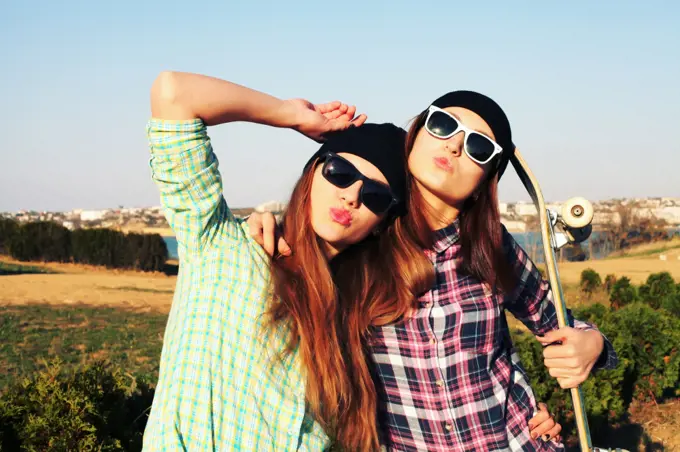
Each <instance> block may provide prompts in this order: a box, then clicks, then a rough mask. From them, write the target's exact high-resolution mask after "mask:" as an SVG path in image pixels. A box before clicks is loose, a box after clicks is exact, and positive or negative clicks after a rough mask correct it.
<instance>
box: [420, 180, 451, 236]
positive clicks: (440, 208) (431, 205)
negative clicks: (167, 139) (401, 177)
mask: <svg viewBox="0 0 680 452" xmlns="http://www.w3.org/2000/svg"><path fill="white" fill-rule="evenodd" d="M416 186H417V187H418V193H419V195H420V196H421V197H422V198H423V201H424V204H425V206H424V207H425V209H424V212H423V213H424V215H425V221H427V225H428V226H429V227H430V229H432V230H433V231H436V230H437V229H442V228H445V227H446V226H448V225H450V224H451V223H453V221H454V220H455V219H456V218H458V215H459V214H460V208H459V207H458V206H454V205H451V204H447V203H446V201H443V200H442V199H441V198H439V197H438V196H437V195H435V194H434V193H432V192H431V191H430V190H428V189H427V188H425V186H424V185H422V184H421V183H420V182H418V181H416Z"/></svg>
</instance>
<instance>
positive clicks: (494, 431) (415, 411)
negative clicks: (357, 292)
mask: <svg viewBox="0 0 680 452" xmlns="http://www.w3.org/2000/svg"><path fill="white" fill-rule="evenodd" d="M503 243H504V248H505V250H506V252H507V255H508V257H509V259H511V262H512V263H513V264H514V268H515V269H516V273H517V276H518V278H519V284H518V287H517V289H516V290H515V292H514V293H512V294H510V295H509V296H506V297H503V296H502V295H497V294H494V293H492V291H491V290H490V288H489V287H488V286H487V285H485V284H482V283H481V282H480V281H479V280H478V279H476V278H475V277H473V276H470V275H467V274H464V273H462V272H460V271H459V268H460V266H461V259H462V258H461V253H460V243H459V241H458V222H454V223H453V224H452V225H450V226H448V227H447V228H444V229H442V230H439V231H437V232H436V241H435V245H434V247H433V249H432V250H428V251H426V253H427V255H428V256H429V258H430V259H431V261H432V263H433V265H434V267H435V271H436V283H435V286H434V287H433V288H432V290H430V291H428V292H427V293H425V294H423V295H422V296H421V297H420V299H419V303H420V306H419V309H418V310H417V311H416V314H415V315H414V316H413V317H411V318H410V319H408V320H407V321H406V322H403V323H398V324H393V325H388V326H385V327H381V328H376V329H375V330H373V331H372V335H371V340H370V342H369V347H370V355H371V357H372V361H373V366H374V372H375V377H376V386H377V387H378V389H379V394H380V395H381V406H380V413H379V416H380V423H381V427H382V432H383V435H384V437H383V442H384V443H385V446H386V447H387V448H388V449H389V450H398V451H485V452H486V451H501V450H503V451H505V450H512V451H515V450H526V451H534V450H548V451H555V450H563V449H564V447H563V445H562V444H558V443H556V442H554V441H550V442H547V443H544V442H543V441H542V440H541V439H538V440H534V439H532V438H531V436H530V432H529V427H528V422H529V420H530V419H531V418H532V417H533V416H534V414H535V412H536V409H537V406H536V400H535V397H534V394H533V391H532V390H531V387H530V385H529V380H528V378H527V375H526V373H525V371H524V369H523V368H522V365H521V363H520V361H519V357H518V354H517V352H516V350H515V349H514V348H513V345H512V341H511V339H510V332H509V329H508V326H507V323H506V321H505V310H506V309H507V310H508V311H510V312H511V313H512V314H513V315H514V316H515V317H516V318H518V319H519V320H521V321H522V322H523V323H524V324H525V325H526V326H527V327H528V328H529V329H530V330H531V331H532V332H533V333H534V334H544V333H546V332H547V331H550V330H553V329H556V328H558V325H557V318H556V311H555V306H554V304H553V300H552V294H551V292H550V287H549V284H548V282H547V281H545V280H543V279H542V278H541V276H540V273H539V272H538V270H537V269H536V267H535V265H534V264H533V262H531V260H530V259H529V257H528V256H527V254H526V253H525V251H524V250H523V249H522V248H521V247H520V246H519V245H518V244H517V243H516V242H515V241H514V239H513V238H512V236H511V235H510V234H509V233H508V232H507V231H506V230H505V229H504V230H503ZM569 318H570V324H571V326H573V327H575V328H583V329H594V328H595V327H594V326H593V325H590V324H587V323H585V322H581V321H578V320H575V319H574V318H573V316H572V315H571V313H569ZM616 362H617V357H616V353H615V352H614V349H613V347H612V345H611V343H609V341H608V340H606V338H605V350H604V351H603V356H602V357H601V358H600V360H599V361H598V365H597V366H596V367H599V368H612V367H614V366H615V365H616Z"/></svg>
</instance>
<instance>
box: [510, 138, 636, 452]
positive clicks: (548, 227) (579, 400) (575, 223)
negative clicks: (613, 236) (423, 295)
mask: <svg viewBox="0 0 680 452" xmlns="http://www.w3.org/2000/svg"><path fill="white" fill-rule="evenodd" d="M510 162H511V163H512V166H513V167H514V168H515V171H516V172H517V175H518V176H519V178H520V180H521V181H522V184H523V185H524V188H526V190H527V192H528V193H529V195H530V196H531V199H532V200H533V202H534V205H535V206H536V210H537V211H538V216H539V224H540V229H541V239H542V241H543V253H544V255H545V268H546V273H547V276H548V281H549V282H550V287H551V289H552V293H553V298H554V302H555V310H556V311H557V323H558V325H559V326H560V328H564V327H566V326H568V319H567V307H566V304H565V301H564V293H563V291H562V283H561V282H560V275H559V269H558V267H557V259H556V258H555V253H556V252H557V251H558V250H559V249H561V248H562V247H564V246H565V245H568V244H570V243H580V242H583V241H584V240H586V239H588V237H589V236H590V234H591V232H592V230H593V229H592V225H591V223H592V221H593V213H594V211H593V205H592V204H591V203H590V202H589V201H588V200H587V199H584V198H570V199H569V200H567V201H566V202H565V203H564V204H563V205H562V207H561V209H560V211H559V212H557V211H555V210H551V209H548V208H547V207H546V205H545V200H544V199H543V194H542V193H541V188H540V186H539V185H538V181H537V180H536V178H535V177H534V175H533V173H532V172H531V170H530V169H529V166H528V165H527V163H526V161H525V160H524V158H523V157H522V155H521V154H520V152H519V150H517V149H516V150H515V154H514V155H513V156H512V157H511V158H510ZM570 391H571V398H572V402H573V405H574V417H575V418H576V427H577V429H578V438H579V444H580V447H581V451H583V452H604V451H612V450H615V451H621V452H627V451H624V450H623V449H607V448H599V447H595V448H593V445H592V441H591V438H590V429H589V427H588V417H587V416H586V411H585V404H584V399H583V392H582V391H581V388H580V387H577V388H572V389H571V390H570Z"/></svg>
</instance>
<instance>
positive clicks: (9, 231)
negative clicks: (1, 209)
mask: <svg viewBox="0 0 680 452" xmlns="http://www.w3.org/2000/svg"><path fill="white" fill-rule="evenodd" d="M18 229H19V223H17V222H16V220H13V219H11V218H0V253H9V243H10V241H11V240H12V238H13V237H14V235H15V234H16V233H17V230H18Z"/></svg>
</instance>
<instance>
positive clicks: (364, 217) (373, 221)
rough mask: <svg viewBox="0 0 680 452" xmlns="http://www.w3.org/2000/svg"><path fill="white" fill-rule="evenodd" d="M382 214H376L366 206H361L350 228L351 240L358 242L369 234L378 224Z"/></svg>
mask: <svg viewBox="0 0 680 452" xmlns="http://www.w3.org/2000/svg"><path fill="white" fill-rule="evenodd" d="M383 218H384V215H381V216H377V215H376V214H374V213H373V212H371V211H370V210H368V209H367V208H366V207H364V206H362V207H361V209H360V213H359V215H358V218H357V219H356V220H358V221H356V220H355V223H354V225H353V226H354V227H353V228H352V229H353V231H352V241H353V242H355V243H356V242H359V241H361V240H363V239H364V238H366V237H367V236H368V235H369V234H371V233H372V232H373V231H375V229H376V228H377V227H378V226H379V225H380V223H381V221H382V220H383Z"/></svg>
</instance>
